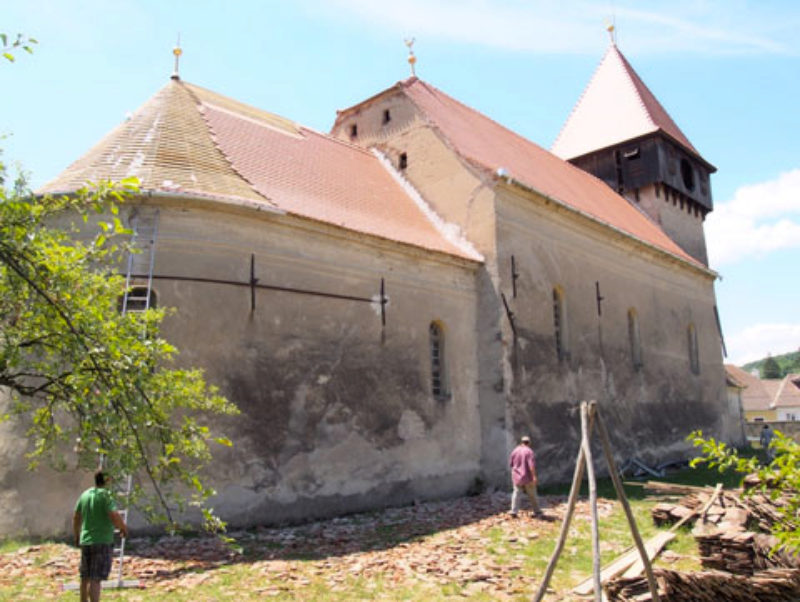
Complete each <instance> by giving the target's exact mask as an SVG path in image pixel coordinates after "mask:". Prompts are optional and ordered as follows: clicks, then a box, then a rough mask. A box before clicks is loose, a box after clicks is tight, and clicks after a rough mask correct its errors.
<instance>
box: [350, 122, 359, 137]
mask: <svg viewBox="0 0 800 602" xmlns="http://www.w3.org/2000/svg"><path fill="white" fill-rule="evenodd" d="M355 138H358V125H357V124H355V123H354V124H353V125H351V126H350V140H353V139H355Z"/></svg>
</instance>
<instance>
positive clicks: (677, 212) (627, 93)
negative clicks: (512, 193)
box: [551, 41, 716, 265]
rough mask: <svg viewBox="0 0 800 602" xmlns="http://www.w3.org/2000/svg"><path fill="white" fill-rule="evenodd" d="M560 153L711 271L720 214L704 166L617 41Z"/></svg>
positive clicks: (564, 133)
mask: <svg viewBox="0 0 800 602" xmlns="http://www.w3.org/2000/svg"><path fill="white" fill-rule="evenodd" d="M551 150H552V152H553V153H555V154H556V155H558V156H559V157H561V158H562V159H566V160H568V161H569V162H571V163H572V164H574V165H576V166H578V167H580V168H581V169H583V170H585V171H588V172H589V173H591V174H593V175H595V176H597V177H598V178H600V179H602V180H604V181H605V182H606V183H607V184H608V185H609V186H611V188H613V189H614V190H616V191H617V192H619V193H620V194H622V195H623V196H624V197H625V198H627V199H628V200H629V201H630V202H631V203H632V204H634V205H636V206H638V207H640V208H641V209H642V210H643V211H644V212H645V213H647V214H648V215H649V216H650V217H651V218H652V219H653V220H654V221H655V222H656V223H657V224H659V225H660V226H661V228H662V229H663V230H664V231H665V232H666V233H667V234H668V235H669V236H670V237H671V238H672V239H673V240H674V241H675V242H676V243H677V244H678V245H680V246H681V248H683V249H684V250H685V251H686V252H687V253H689V254H690V255H691V256H692V257H694V258H695V259H697V260H698V261H701V262H702V263H703V264H705V265H708V255H707V253H706V243H705V235H704V232H703V221H704V219H705V216H706V214H708V212H710V211H711V210H712V209H713V205H712V201H711V183H710V179H709V176H710V175H711V174H712V173H714V172H715V171H716V168H715V167H714V166H713V165H711V164H710V163H709V162H708V161H706V160H705V159H703V157H702V156H701V155H700V153H699V152H698V151H697V149H695V147H694V146H692V143H691V142H689V139H688V138H687V137H686V136H685V135H684V134H683V132H682V131H681V130H680V128H679V127H678V126H677V125H676V124H675V122H674V121H673V120H672V118H671V117H670V116H669V114H668V113H667V111H666V110H665V109H664V107H662V106H661V103H659V102H658V100H657V99H656V97H655V96H654V95H653V93H652V92H651V91H650V90H649V89H648V88H647V86H646V85H645V84H644V82H643V81H642V80H641V78H640V77H639V76H638V75H637V74H636V72H635V71H634V70H633V67H631V65H630V63H629V62H628V61H627V59H626V58H625V57H624V56H623V55H622V53H621V52H620V51H619V49H618V48H617V46H616V44H615V43H614V42H613V41H612V43H611V45H610V46H609V48H608V51H607V52H606V54H605V56H604V57H603V60H602V61H601V62H600V65H599V67H598V68H597V70H596V71H595V73H594V75H593V77H592V79H591V81H590V82H589V85H588V86H587V87H586V90H584V92H583V95H582V96H581V98H580V99H579V100H578V103H577V104H576V105H575V108H574V109H573V110H572V113H571V114H570V116H569V118H568V119H567V121H566V123H565V124H564V127H563V128H562V129H561V133H560V134H559V135H558V138H557V139H556V141H555V142H554V143H553V147H552V149H551Z"/></svg>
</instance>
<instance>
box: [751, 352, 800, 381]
mask: <svg viewBox="0 0 800 602" xmlns="http://www.w3.org/2000/svg"><path fill="white" fill-rule="evenodd" d="M769 357H772V359H774V360H775V362H776V363H777V364H778V368H779V369H780V375H779V376H778V377H777V378H783V377H784V376H786V375H787V374H793V373H794V374H800V351H791V352H789V353H784V354H783V355H773V356H767V357H765V358H763V359H760V360H756V361H755V362H750V363H748V364H745V365H744V366H742V370H745V371H747V372H750V371H751V370H753V369H754V368H756V369H758V373H759V374H760V375H761V378H764V374H763V372H762V369H763V367H764V362H766V361H767V359H768V358H769Z"/></svg>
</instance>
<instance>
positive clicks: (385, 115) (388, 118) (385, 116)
mask: <svg viewBox="0 0 800 602" xmlns="http://www.w3.org/2000/svg"><path fill="white" fill-rule="evenodd" d="M391 120H392V114H391V113H390V112H389V109H384V111H383V125H386V124H387V123H389V122H390V121H391Z"/></svg>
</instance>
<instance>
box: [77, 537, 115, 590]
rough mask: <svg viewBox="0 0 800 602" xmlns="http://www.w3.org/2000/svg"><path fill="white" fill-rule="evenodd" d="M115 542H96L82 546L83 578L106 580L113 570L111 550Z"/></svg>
mask: <svg viewBox="0 0 800 602" xmlns="http://www.w3.org/2000/svg"><path fill="white" fill-rule="evenodd" d="M113 549H114V544H110V543H95V544H92V545H89V546H81V569H80V574H81V579H89V580H90V581H104V580H106V579H108V574H109V573H110V572H111V552H112V551H113Z"/></svg>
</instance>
